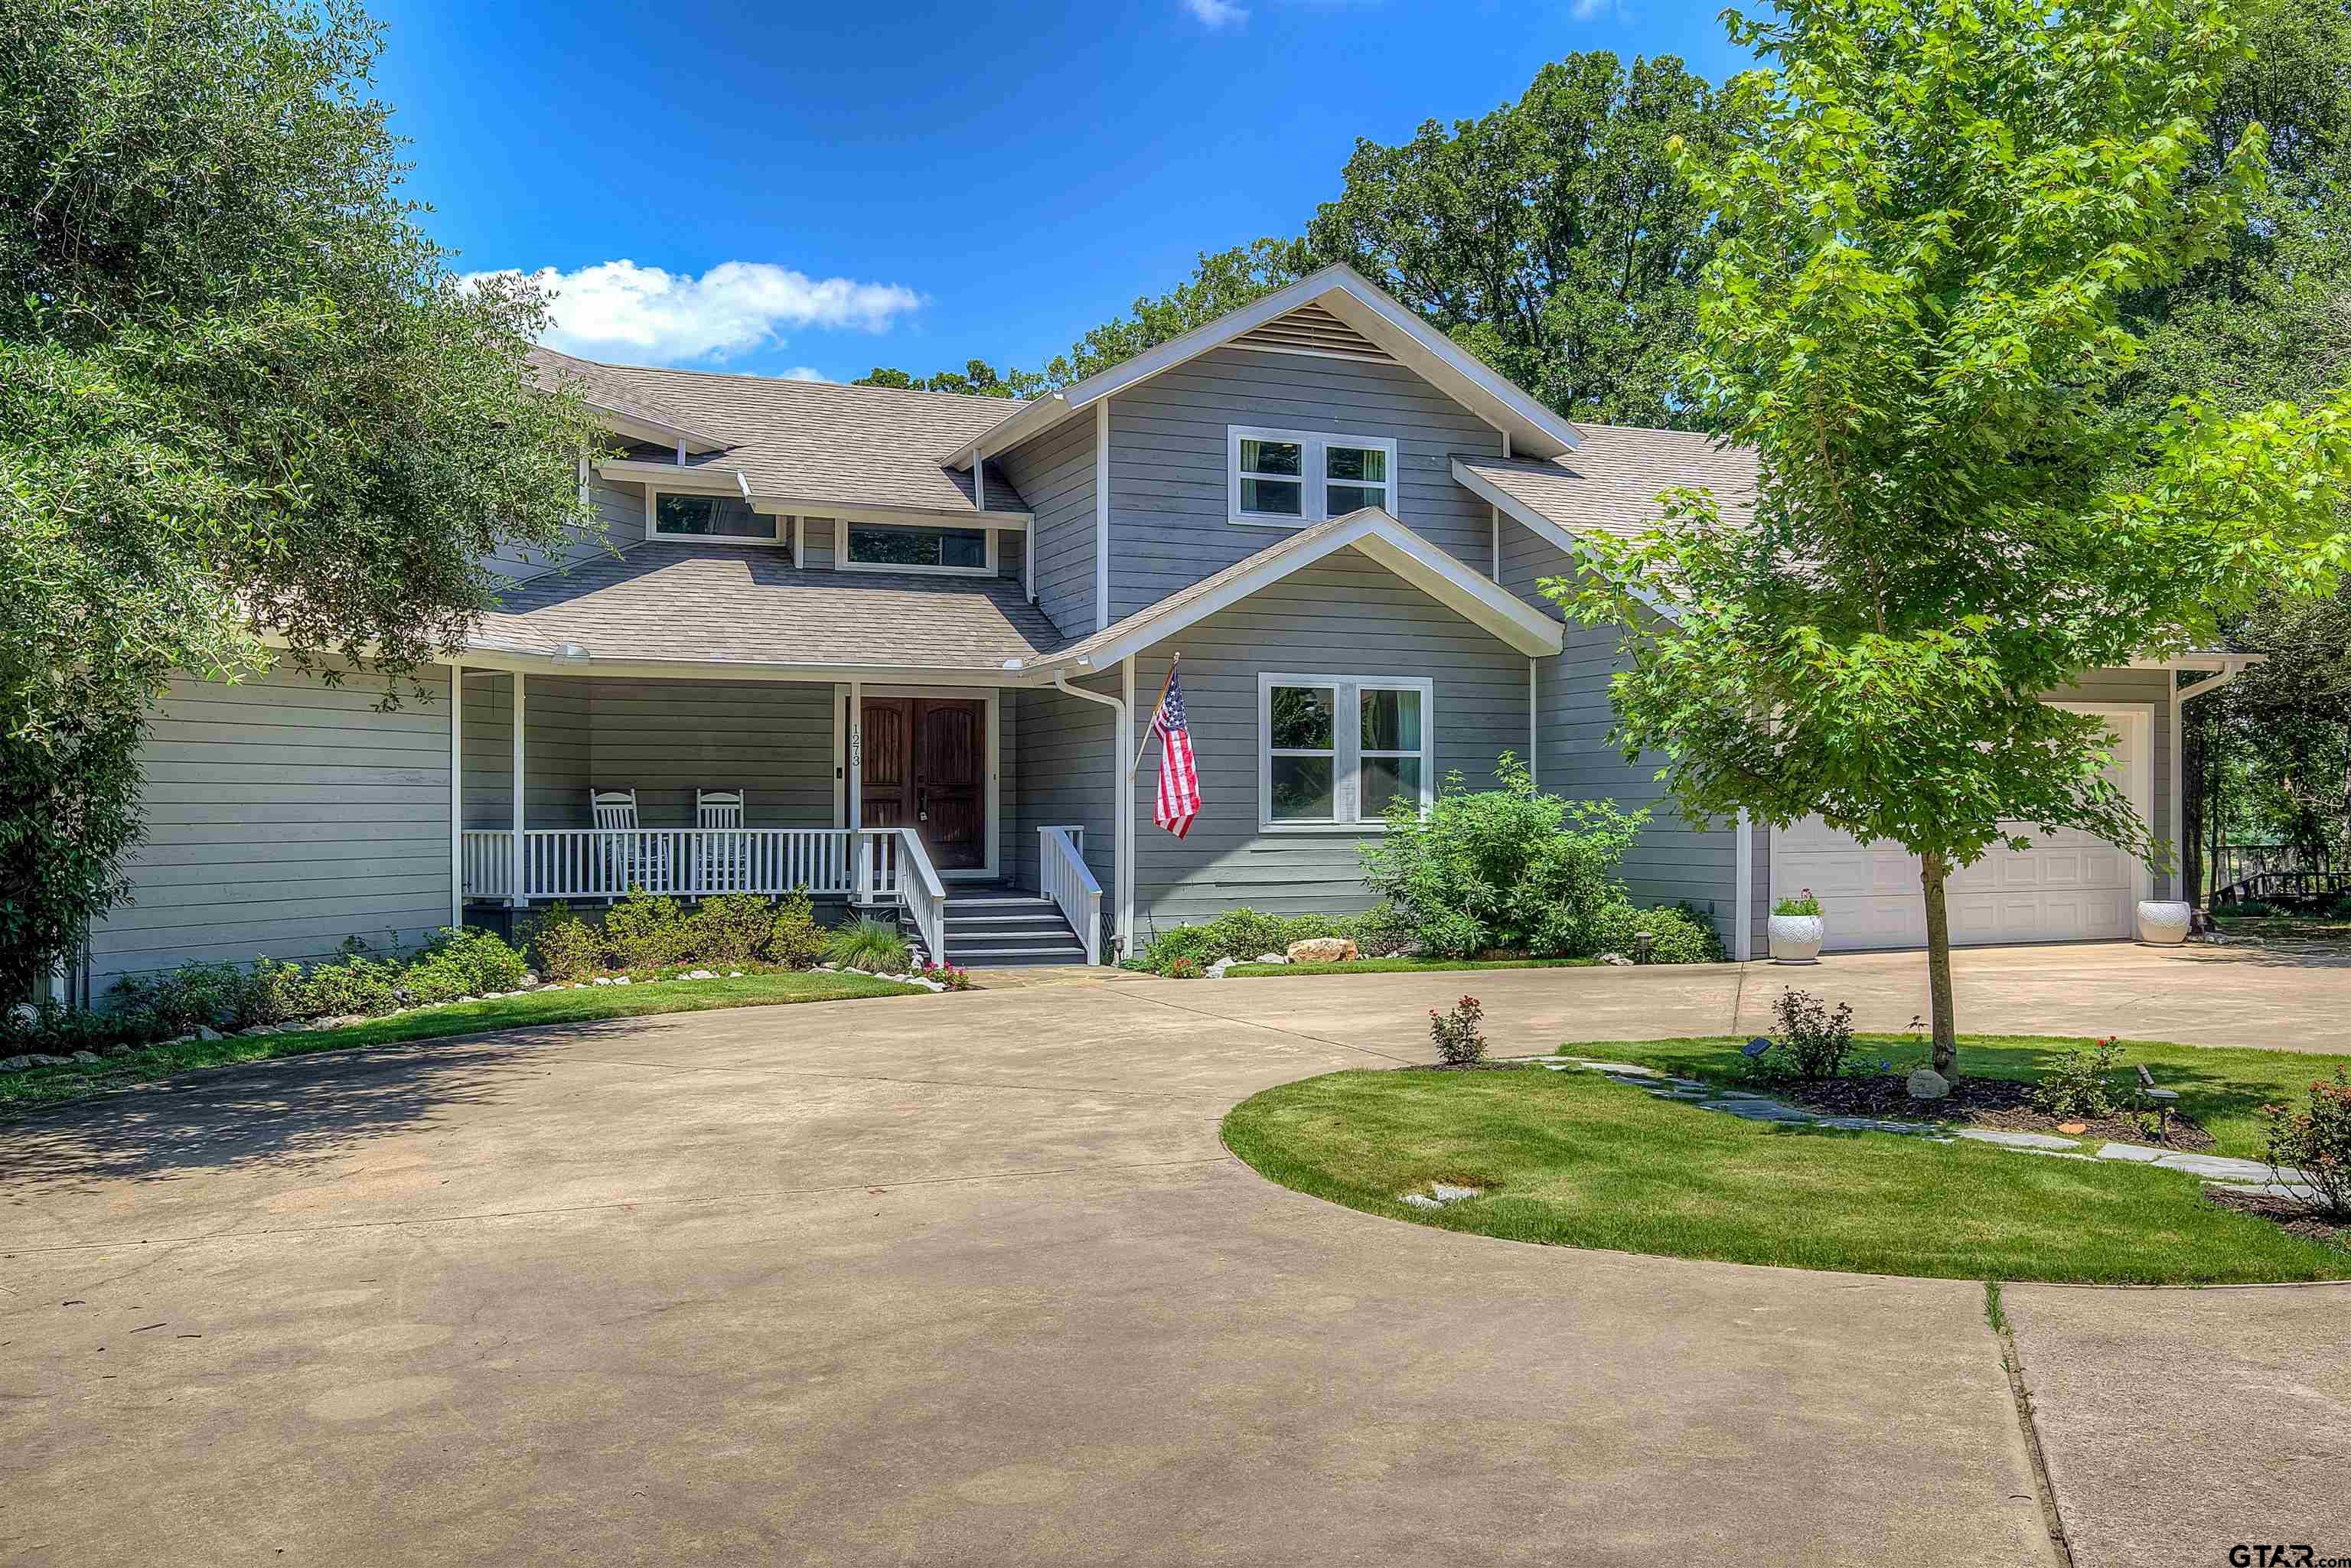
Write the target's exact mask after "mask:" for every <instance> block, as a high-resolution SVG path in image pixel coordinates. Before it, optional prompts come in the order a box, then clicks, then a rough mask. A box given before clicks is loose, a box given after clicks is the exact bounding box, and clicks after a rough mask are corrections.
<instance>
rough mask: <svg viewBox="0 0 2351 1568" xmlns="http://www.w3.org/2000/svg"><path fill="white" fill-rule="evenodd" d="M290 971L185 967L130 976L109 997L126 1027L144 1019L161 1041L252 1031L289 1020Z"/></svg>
mask: <svg viewBox="0 0 2351 1568" xmlns="http://www.w3.org/2000/svg"><path fill="white" fill-rule="evenodd" d="M264 962H265V963H266V962H267V961H266V960H265V961H264ZM287 968H288V966H286V965H270V967H269V968H268V970H267V971H266V973H263V972H262V971H260V970H259V969H258V968H256V969H247V968H246V967H245V966H244V965H242V964H183V965H181V966H180V967H178V968H176V969H173V970H171V971H170V972H168V973H166V974H162V975H138V976H125V977H123V978H121V979H120V980H117V981H116V982H115V983H114V986H113V988H112V989H110V991H109V992H108V993H107V997H108V1002H109V1006H110V1010H111V1011H113V1012H115V1013H117V1014H119V1015H122V1016H123V1022H124V1024H125V1025H126V1026H130V1027H132V1028H134V1029H135V1028H136V1027H137V1025H136V1022H134V1020H143V1022H144V1024H145V1025H146V1029H145V1030H144V1031H142V1032H152V1033H153V1034H154V1035H156V1036H157V1037H159V1038H160V1037H162V1036H168V1035H174V1034H186V1033H189V1032H191V1031H192V1030H197V1029H216V1030H234V1029H247V1028H250V1027H251V1026H252V1025H254V1024H257V1023H274V1022H276V1021H277V1019H278V1018H282V1017H285V1016H286V1012H285V1011H284V1010H282V1009H284V1007H285V1005H286V1004H287V1002H288V1001H289V1000H290V999H291V998H290V997H289V995H288V988H287V986H286V984H285V978H284V977H285V973H286V971H287Z"/></svg>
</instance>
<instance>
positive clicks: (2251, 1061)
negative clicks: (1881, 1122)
mask: <svg viewBox="0 0 2351 1568" xmlns="http://www.w3.org/2000/svg"><path fill="white" fill-rule="evenodd" d="M1861 1041H1862V1043H1861V1051H1860V1054H1861V1056H1862V1058H1863V1060H1864V1061H1869V1062H1872V1063H1875V1062H1876V1061H1882V1060H1883V1061H1892V1062H1893V1063H1894V1067H1895V1071H1897V1072H1907V1071H1910V1070H1911V1069H1912V1068H1913V1067H1919V1066H1923V1065H1925V1063H1926V1061H1927V1048H1926V1045H1925V1043H1924V1042H1923V1041H1922V1040H1920V1039H1919V1038H1918V1037H1917V1036H1916V1035H1907V1034H1900V1035H1875V1034H1874V1035H1864V1036H1862V1037H1861ZM1746 1043H1747V1041H1746V1040H1745V1039H1744V1038H1737V1039H1734V1038H1730V1037H1728V1036H1719V1037H1717V1038H1714V1039H1711V1040H1616V1041H1613V1042H1611V1043H1610V1044H1607V1045H1604V1046H1588V1047H1587V1046H1567V1047H1563V1048H1562V1049H1564V1050H1566V1051H1570V1052H1571V1053H1573V1054H1574V1055H1577V1056H1589V1057H1592V1058H1594V1059H1595V1060H1597V1059H1601V1058H1605V1059H1606V1060H1607V1061H1630V1062H1634V1063H1636V1064H1638V1065H1640V1066H1643V1067H1655V1068H1659V1069H1662V1070H1665V1071H1672V1072H1677V1073H1679V1074H1681V1075H1682V1076H1683V1077H1685V1078H1699V1079H1704V1080H1705V1081H1706V1082H1709V1083H1722V1084H1729V1085H1733V1086H1736V1087H1739V1088H1742V1089H1759V1088H1760V1089H1764V1090H1767V1091H1768V1089H1769V1087H1770V1086H1769V1085H1768V1084H1753V1083H1749V1082H1746V1081H1745V1080H1743V1079H1741V1078H1740V1074H1739V1069H1740V1065H1741V1062H1742V1061H1743V1059H1742V1058H1741V1057H1740V1054H1739V1048H1740V1046H1742V1045H1744V1044H1746ZM2093 1043H2095V1042H2094V1041H2091V1040H2076V1039H2069V1038H2067V1037H2064V1036H2062V1035H2031V1034H2023V1035H2018V1034H2003V1035H1965V1036H1962V1037H1961V1038H1960V1042H1959V1071H1962V1072H1967V1073H1974V1074H1976V1075H1978V1076H1980V1077H1984V1078H2023V1079H2032V1078H2038V1077H2040V1076H2041V1071H2042V1069H2043V1068H2044V1067H2045V1066H2047V1065H2048V1063H2049V1061H2050V1060H2051V1059H2052V1058H2053V1057H2055V1056H2056V1055H2057V1054H2058V1053H2060V1052H2062V1051H2078V1050H2081V1049H2083V1048H2085V1047H2086V1046H2089V1045H2091V1044H2093ZM2122 1048H2123V1054H2122V1061H2123V1067H2122V1073H2123V1075H2124V1076H2125V1077H2126V1078H2127V1079H2128V1080H2129V1081H2130V1082H2131V1083H2132V1084H2134V1085H2135V1084H2136V1083H2137V1074H2136V1073H2134V1072H2133V1071H2131V1069H2132V1068H2134V1067H2136V1066H2137V1065H2138V1064H2139V1063H2141V1062H2145V1063H2146V1064H2147V1071H2150V1072H2152V1073H2153V1074H2155V1082H2156V1083H2157V1085H2158V1087H2160V1088H2164V1089H2177V1090H2178V1091H2179V1110H2180V1111H2181V1112H2182V1113H2185V1114H2187V1115H2189V1116H2192V1117H2194V1118H2195V1119H2196V1120H2197V1121H2198V1122H2200V1123H2202V1124H2203V1125H2204V1130H2205V1131H2207V1132H2209V1133H2210V1134H2212V1136H2213V1137H2214V1138H2215V1139H2217V1140H2219V1143H2220V1147H2219V1148H2218V1149H2216V1150H2214V1151H2213V1152H2214V1153H2216V1154H2223V1155H2237V1156H2238V1157H2240V1158H2241V1159H2249V1160H2257V1159H2260V1158H2261V1157H2262V1120H2261V1108H2262V1105H2264V1104H2276V1103H2284V1102H2287V1101H2294V1102H2296V1103H2299V1102H2300V1101H2301V1100H2302V1099H2303V1097H2304V1093H2305V1092H2306V1091H2307V1089H2308V1087H2309V1085H2310V1082H2311V1081H2312V1080H2313V1079H2317V1078H2325V1077H2330V1076H2332V1075H2333V1073H2334V1071H2335V1068H2337V1067H2339V1066H2345V1065H2351V1056H2314V1055H2311V1054H2309V1053H2307V1052H2303V1051H2231V1050H2224V1049H2221V1048H2219V1047H2214V1046H2202V1045H2167V1044H2164V1043H2163V1042H2161V1041H2159V1040H2124V1041H2123V1042H2122Z"/></svg>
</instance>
